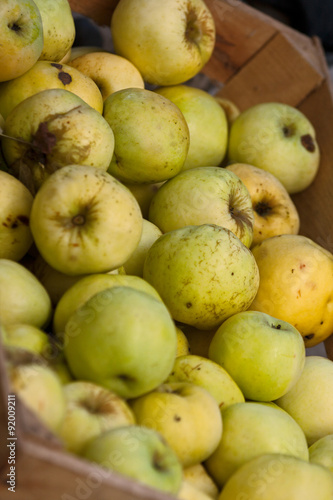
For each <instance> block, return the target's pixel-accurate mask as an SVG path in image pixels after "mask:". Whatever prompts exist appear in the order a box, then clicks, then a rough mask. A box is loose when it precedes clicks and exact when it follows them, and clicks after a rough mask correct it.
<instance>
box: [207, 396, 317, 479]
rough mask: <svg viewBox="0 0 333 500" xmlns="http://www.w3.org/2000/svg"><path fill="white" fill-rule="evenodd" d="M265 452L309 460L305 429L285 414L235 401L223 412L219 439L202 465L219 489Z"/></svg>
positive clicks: (278, 410) (255, 404)
mask: <svg viewBox="0 0 333 500" xmlns="http://www.w3.org/2000/svg"><path fill="white" fill-rule="evenodd" d="M264 453H285V454H288V455H292V456H295V457H297V458H300V459H302V460H305V461H308V460H309V451H308V445H307V441H306V438H305V435H304V432H303V430H302V429H301V427H300V426H299V425H298V424H297V422H296V421H295V420H294V419H293V418H292V417H291V416H290V415H288V413H286V412H283V411H281V410H280V409H279V408H274V407H272V406H268V405H266V404H261V403H258V402H248V401H247V402H245V403H235V404H233V405H231V406H229V407H228V408H226V410H225V411H224V412H223V434H222V438H221V440H220V442H219V445H218V446H217V448H216V450H215V451H214V452H213V453H212V455H211V456H210V457H209V458H208V460H206V461H205V467H206V468H207V470H208V473H209V474H210V475H211V476H212V478H213V479H214V481H215V482H216V484H217V485H218V486H219V487H221V488H222V487H223V486H224V485H225V483H226V482H227V481H228V479H229V478H230V477H231V476H232V475H233V474H234V473H235V472H236V471H237V469H238V468H239V467H240V466H242V465H243V464H245V463H246V462H248V461H249V460H251V459H252V458H255V457H257V456H259V455H262V454H264Z"/></svg>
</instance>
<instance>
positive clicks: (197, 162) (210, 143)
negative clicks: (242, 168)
mask: <svg viewBox="0 0 333 500" xmlns="http://www.w3.org/2000/svg"><path fill="white" fill-rule="evenodd" d="M155 92H157V93H158V94H160V95H163V96H164V97H166V98H167V99H170V101H172V102H173V103H175V104H176V105H177V106H178V107H179V109H180V110H181V112H182V113H183V115H184V117H185V120H186V122H187V125H188V128H189V131H190V147H189V150H188V154H187V157H186V160H185V163H184V166H183V168H182V170H187V169H189V168H195V167H205V166H206V165H210V166H218V165H220V164H221V162H222V160H223V159H224V157H225V154H226V151H227V145H228V122H227V118H226V114H225V112H224V110H223V108H222V107H221V106H220V105H219V103H218V102H217V101H216V99H215V98H214V97H213V96H212V95H211V94H209V93H208V92H207V91H205V90H203V89H199V88H196V87H192V86H190V85H172V86H169V87H160V88H158V89H156V90H155Z"/></svg>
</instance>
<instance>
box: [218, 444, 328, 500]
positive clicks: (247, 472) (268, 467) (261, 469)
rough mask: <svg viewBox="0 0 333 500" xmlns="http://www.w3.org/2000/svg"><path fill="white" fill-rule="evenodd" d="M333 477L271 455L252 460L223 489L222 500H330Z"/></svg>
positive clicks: (305, 464) (319, 469)
mask: <svg viewBox="0 0 333 500" xmlns="http://www.w3.org/2000/svg"><path fill="white" fill-rule="evenodd" d="M332 496H333V478H332V475H330V473H329V472H328V471H326V470H325V469H324V468H323V467H320V466H318V465H315V464H310V463H309V462H306V461H304V460H300V459H299V458H297V457H292V456H289V455H284V454H281V453H269V454H264V455H260V456H259V457H257V458H254V459H252V460H249V461H248V462H246V463H245V464H244V465H243V466H241V467H240V468H239V469H238V470H237V471H236V472H235V473H234V474H233V475H232V477H231V478H230V479H229V481H228V482H227V484H226V485H225V486H224V488H223V491H222V493H221V495H220V496H219V500H236V499H237V500H282V499H283V500H286V499H287V498H288V499H289V498H290V499H293V500H296V499H302V500H313V499H314V498H315V499H316V500H329V499H330V498H332Z"/></svg>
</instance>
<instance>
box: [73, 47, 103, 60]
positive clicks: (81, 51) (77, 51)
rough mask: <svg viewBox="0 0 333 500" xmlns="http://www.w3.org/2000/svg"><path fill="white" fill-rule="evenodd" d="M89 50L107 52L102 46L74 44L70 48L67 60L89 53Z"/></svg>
mask: <svg viewBox="0 0 333 500" xmlns="http://www.w3.org/2000/svg"><path fill="white" fill-rule="evenodd" d="M90 52H109V51H108V50H106V49H103V47H98V46H97V45H75V46H72V48H71V53H70V57H69V62H71V61H74V59H76V58H77V57H81V56H83V55H84V54H89V53H90Z"/></svg>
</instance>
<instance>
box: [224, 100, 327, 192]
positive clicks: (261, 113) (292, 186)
mask: <svg viewBox="0 0 333 500" xmlns="http://www.w3.org/2000/svg"><path fill="white" fill-rule="evenodd" d="M228 158H229V161H230V162H231V163H250V164H251V165H254V166H255V167H258V168H262V169H263V170H267V171H268V172H271V173H272V174H273V175H275V177H277V178H278V179H279V181H280V182H281V183H282V184H283V185H284V187H285V188H286V190H287V191H288V193H289V194H293V193H298V192H300V191H303V190H304V189H305V188H307V187H308V186H309V185H310V184H311V183H312V181H313V179H314V178H315V176H316V174H317V171H318V168H319V163H320V151H319V146H318V144H317V141H316V131H315V129H314V127H313V125H312V123H311V122H310V121H309V119H308V118H307V117H306V116H305V115H304V114H303V113H302V112H301V111H300V110H298V109H297V108H295V107H293V106H290V105H288V104H285V103H280V102H265V103H261V104H256V105H254V106H251V107H250V108H248V109H246V110H244V111H243V112H242V113H241V114H240V115H239V116H238V117H237V118H236V120H235V121H234V122H233V124H232V126H231V128H230V134H229V143H228Z"/></svg>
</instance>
